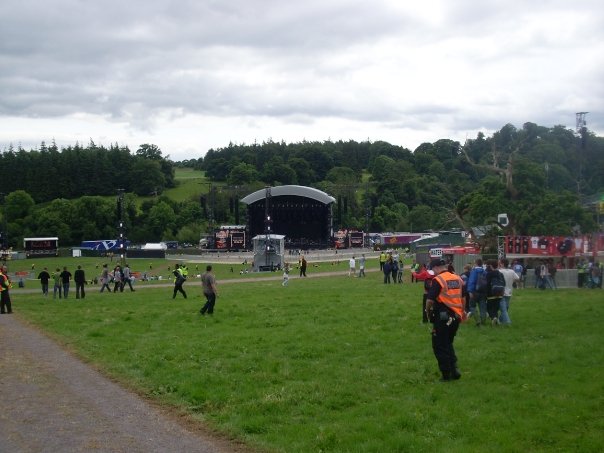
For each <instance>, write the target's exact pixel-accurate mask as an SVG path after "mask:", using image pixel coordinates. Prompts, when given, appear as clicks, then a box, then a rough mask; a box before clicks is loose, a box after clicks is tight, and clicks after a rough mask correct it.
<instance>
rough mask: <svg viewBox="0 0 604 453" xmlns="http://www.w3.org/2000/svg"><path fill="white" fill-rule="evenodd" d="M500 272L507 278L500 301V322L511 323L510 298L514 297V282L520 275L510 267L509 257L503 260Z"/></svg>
mask: <svg viewBox="0 0 604 453" xmlns="http://www.w3.org/2000/svg"><path fill="white" fill-rule="evenodd" d="M499 272H501V273H502V274H503V278H504V279H505V290H504V292H503V297H502V298H501V301H500V302H499V312H500V315H499V322H500V323H501V324H511V323H512V320H511V319H510V313H509V311H510V300H511V299H512V291H513V290H514V282H517V281H519V280H520V277H519V276H518V274H517V273H516V272H515V271H514V270H513V269H510V262H509V260H508V259H507V258H504V259H502V260H501V266H500V267H499Z"/></svg>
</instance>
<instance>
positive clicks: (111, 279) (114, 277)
mask: <svg viewBox="0 0 604 453" xmlns="http://www.w3.org/2000/svg"><path fill="white" fill-rule="evenodd" d="M111 283H113V292H114V293H117V292H118V291H119V292H124V288H125V287H126V285H128V286H129V287H130V291H136V290H135V289H134V288H133V287H132V271H131V270H130V266H129V265H128V263H125V264H124V267H122V266H120V265H119V264H118V265H117V266H115V267H114V268H113V270H109V267H108V266H107V264H103V269H102V270H101V291H100V292H101V293H102V292H103V291H105V289H107V291H108V292H112V291H111V287H110V286H109V285H110V284H111Z"/></svg>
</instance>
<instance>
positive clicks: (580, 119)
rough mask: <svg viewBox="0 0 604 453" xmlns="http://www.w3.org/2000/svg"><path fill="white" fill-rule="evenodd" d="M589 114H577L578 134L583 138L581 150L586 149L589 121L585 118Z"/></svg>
mask: <svg viewBox="0 0 604 453" xmlns="http://www.w3.org/2000/svg"><path fill="white" fill-rule="evenodd" d="M588 113H589V112H577V113H576V114H575V115H576V117H577V134H579V135H580V136H581V149H585V143H586V141H587V120H586V119H585V116H586V115H587V114H588Z"/></svg>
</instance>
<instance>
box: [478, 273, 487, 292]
mask: <svg viewBox="0 0 604 453" xmlns="http://www.w3.org/2000/svg"><path fill="white" fill-rule="evenodd" d="M476 292H477V293H482V294H485V293H486V292H487V272H486V271H485V270H483V271H482V272H480V273H479V274H478V276H477V277H476Z"/></svg>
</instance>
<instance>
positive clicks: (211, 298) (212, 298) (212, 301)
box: [199, 293, 216, 315]
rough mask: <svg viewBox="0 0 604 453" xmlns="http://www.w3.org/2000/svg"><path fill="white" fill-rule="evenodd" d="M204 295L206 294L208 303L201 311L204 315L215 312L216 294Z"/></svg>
mask: <svg viewBox="0 0 604 453" xmlns="http://www.w3.org/2000/svg"><path fill="white" fill-rule="evenodd" d="M204 296H206V303H205V305H204V306H203V308H202V309H201V310H199V312H200V313H201V314H202V315H205V314H206V312H207V313H208V314H209V315H211V314H212V313H214V305H216V294H214V293H212V294H205V293H204Z"/></svg>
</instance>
